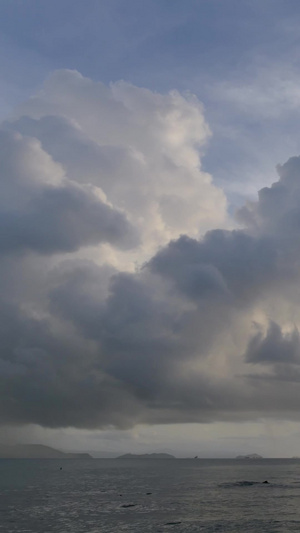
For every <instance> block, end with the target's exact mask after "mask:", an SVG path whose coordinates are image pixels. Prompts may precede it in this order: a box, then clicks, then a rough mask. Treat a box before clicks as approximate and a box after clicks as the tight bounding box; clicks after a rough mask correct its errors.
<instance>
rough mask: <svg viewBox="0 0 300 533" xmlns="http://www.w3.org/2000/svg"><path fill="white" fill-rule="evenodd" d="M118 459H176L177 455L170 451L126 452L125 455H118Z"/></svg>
mask: <svg viewBox="0 0 300 533" xmlns="http://www.w3.org/2000/svg"><path fill="white" fill-rule="evenodd" d="M116 459H176V457H174V455H171V454H170V453H142V454H134V453H125V454H124V455H120V456H119V457H116Z"/></svg>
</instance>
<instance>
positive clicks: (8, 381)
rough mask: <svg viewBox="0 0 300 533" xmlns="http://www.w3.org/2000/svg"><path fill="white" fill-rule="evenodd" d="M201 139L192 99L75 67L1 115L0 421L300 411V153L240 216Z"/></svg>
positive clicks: (124, 421) (66, 422) (54, 422)
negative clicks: (100, 79)
mask: <svg viewBox="0 0 300 533" xmlns="http://www.w3.org/2000/svg"><path fill="white" fill-rule="evenodd" d="M209 136H210V131H209V128H208V126H207V124H206V122H205V119H204V114H203V109H202V106H201V104H200V102H199V101H198V100H197V98H196V97H194V96H193V95H190V94H184V95H182V94H180V93H179V92H176V91H172V92H171V93H169V94H165V95H162V94H159V93H154V92H152V91H150V90H147V89H141V88H138V87H135V86H133V85H130V84H127V83H125V82H119V83H114V84H111V85H110V86H105V85H104V84H102V83H96V82H93V81H92V80H90V79H87V78H84V77H83V76H81V75H80V74H79V73H78V72H75V71H58V72H55V73H54V74H53V75H52V76H50V78H49V79H48V80H47V81H46V82H45V85H44V86H43V88H42V89H41V91H40V92H39V93H38V94H37V95H35V96H33V97H32V98H31V99H30V100H28V101H27V102H25V103H24V104H23V105H21V106H20V107H19V108H18V109H17V110H16V111H15V113H14V116H13V117H11V118H10V119H9V120H7V121H6V122H4V123H3V124H2V129H1V133H0V158H1V162H2V164H1V169H2V170H1V178H2V179H1V200H0V220H1V221H2V232H1V235H0V273H1V298H0V300H1V302H0V303H1V305H0V316H1V321H0V338H1V341H2V342H1V345H2V350H1V356H0V385H1V386H0V398H1V401H0V414H1V415H0V416H1V422H2V424H39V425H41V426H44V427H49V428H59V427H77V428H105V427H111V426H113V427H117V428H128V427H132V426H134V425H135V424H140V423H145V424H161V423H184V422H210V421H216V420H221V421H222V420H223V421H227V420H231V421H243V420H255V419H257V418H259V417H261V416H264V417H268V416H270V417H277V418H280V417H285V418H290V419H294V418H295V419H298V418H299V414H298V404H299V400H300V392H299V391H298V383H299V379H300V374H299V361H300V343H299V333H298V326H300V313H299V310H298V307H299V301H300V292H299V289H298V285H299V273H300V270H299V264H300V238H299V235H300V232H299V229H300V158H299V157H292V158H291V159H289V161H287V163H285V164H284V165H282V166H279V167H278V174H279V178H278V180H277V181H275V182H274V184H273V185H272V186H271V187H264V188H263V189H261V190H260V191H259V193H258V199H257V201H252V202H248V203H247V204H245V205H244V206H243V207H242V208H240V209H239V211H238V213H237V217H236V219H237V221H236V222H234V221H232V220H230V218H229V216H228V214H227V203H226V197H225V195H224V193H223V191H222V190H221V189H219V188H218V187H216V186H215V185H214V184H213V181H212V177H211V176H210V175H209V174H207V173H206V172H204V171H203V170H202V166H201V154H202V153H203V151H204V149H205V145H206V143H207V141H208V139H209ZM274 163H275V164H276V161H275V162H274ZM233 226H234V229H229V228H232V227H233ZM279 381H280V387H278V382H279Z"/></svg>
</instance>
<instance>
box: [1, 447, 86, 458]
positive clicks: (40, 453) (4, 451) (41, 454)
mask: <svg viewBox="0 0 300 533" xmlns="http://www.w3.org/2000/svg"><path fill="white" fill-rule="evenodd" d="M0 459H93V458H92V456H91V455H90V454H89V453H65V452H61V451H60V450H56V449H55V448H50V446H44V445H43V444H15V445H14V446H7V445H5V444H0Z"/></svg>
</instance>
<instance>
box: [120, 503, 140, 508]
mask: <svg viewBox="0 0 300 533" xmlns="http://www.w3.org/2000/svg"><path fill="white" fill-rule="evenodd" d="M121 507H125V509H127V508H128V507H136V503H124V505H121Z"/></svg>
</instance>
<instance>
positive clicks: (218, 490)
mask: <svg viewBox="0 0 300 533" xmlns="http://www.w3.org/2000/svg"><path fill="white" fill-rule="evenodd" d="M61 467H62V470H60V468H61ZM265 480H268V481H269V484H264V483H262V482H263V481H265ZM147 493H148V494H147ZM299 498H300V461H297V460H287V459H284V460H280V459H269V460H267V459H263V460H258V461H245V460H239V461H237V460H205V459H198V460H193V459H177V460H172V459H171V460H149V459H147V460H145V459H144V460H142V459H141V460H140V459H138V460H136V459H135V460H116V459H95V460H90V461H85V460H82V461H81V460H66V461H57V460H22V459H20V460H6V459H3V460H0V513H1V514H0V516H1V518H0V531H1V532H3V533H25V532H26V533H54V532H57V533H116V532H130V533H144V532H145V533H147V532H149V533H150V532H151V533H154V532H157V533H159V532H161V533H163V532H166V531H177V532H198V531H200V532H201V531H203V532H205V533H215V532H224V533H241V532H243V533H248V532H249V533H250V532H254V531H256V532H260V533H271V532H272V533H288V532H289V531H299V528H300V508H299ZM127 506H128V507H127Z"/></svg>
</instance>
